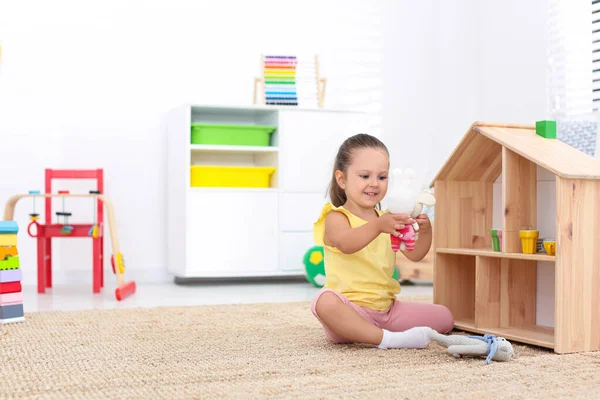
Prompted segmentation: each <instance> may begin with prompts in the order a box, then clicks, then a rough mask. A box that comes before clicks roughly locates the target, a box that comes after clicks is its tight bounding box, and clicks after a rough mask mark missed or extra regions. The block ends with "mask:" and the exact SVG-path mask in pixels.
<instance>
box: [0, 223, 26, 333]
mask: <svg viewBox="0 0 600 400" xmlns="http://www.w3.org/2000/svg"><path fill="white" fill-rule="evenodd" d="M17 233H19V226H18V225H17V223H16V222H15V221H0V245H1V247H0V249H1V251H0V324H9V323H12V322H22V321H24V320H25V314H24V311H23V292H22V290H23V289H22V286H21V280H22V278H23V273H22V271H21V267H20V265H19V252H18V251H17V244H16V239H17ZM13 242H14V245H5V244H4V243H13Z"/></svg>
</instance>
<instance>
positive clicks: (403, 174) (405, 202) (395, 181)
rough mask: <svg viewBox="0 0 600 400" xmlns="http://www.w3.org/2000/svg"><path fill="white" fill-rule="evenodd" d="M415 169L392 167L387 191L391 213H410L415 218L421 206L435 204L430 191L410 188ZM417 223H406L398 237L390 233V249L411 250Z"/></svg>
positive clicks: (416, 236)
mask: <svg viewBox="0 0 600 400" xmlns="http://www.w3.org/2000/svg"><path fill="white" fill-rule="evenodd" d="M415 175H416V174H415V171H414V170H413V169H411V168H408V169H406V170H405V171H402V170H401V169H400V168H394V169H393V170H392V171H391V183H390V190H389V191H388V195H387V196H388V210H389V211H390V212H391V213H392V214H410V216H411V217H413V218H416V217H417V216H418V215H419V214H420V213H421V211H423V206H424V205H427V206H433V205H435V197H434V196H433V194H431V192H430V191H428V190H424V191H423V192H421V193H418V192H416V191H415V190H414V189H412V187H411V185H412V183H413V180H414V178H415ZM418 231H419V224H417V223H416V222H415V223H414V224H412V225H407V226H405V227H404V229H401V230H400V231H399V232H400V235H401V236H400V237H398V236H395V235H390V238H391V243H392V249H393V250H394V251H395V252H397V251H398V250H402V251H405V250H406V251H412V250H414V248H415V241H416V240H417V239H418Z"/></svg>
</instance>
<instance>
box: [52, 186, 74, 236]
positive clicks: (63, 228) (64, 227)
mask: <svg viewBox="0 0 600 400" xmlns="http://www.w3.org/2000/svg"><path fill="white" fill-rule="evenodd" d="M58 194H69V191H68V190H59V191H58ZM62 206H63V210H62V211H57V212H56V217H57V219H58V220H59V221H60V218H59V217H63V225H62V226H61V228H60V234H61V235H68V234H70V233H71V232H73V227H72V226H71V225H69V217H70V216H71V215H72V214H71V213H70V212H68V211H65V197H63V198H62Z"/></svg>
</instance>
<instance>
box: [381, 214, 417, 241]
mask: <svg viewBox="0 0 600 400" xmlns="http://www.w3.org/2000/svg"><path fill="white" fill-rule="evenodd" d="M414 223H415V220H414V219H413V218H411V216H410V215H408V214H392V213H389V212H386V213H385V214H383V215H381V216H380V217H379V219H378V220H377V224H378V227H379V230H380V231H381V232H382V233H389V234H391V235H394V236H400V232H398V231H399V230H401V229H404V227H405V226H406V225H410V224H414Z"/></svg>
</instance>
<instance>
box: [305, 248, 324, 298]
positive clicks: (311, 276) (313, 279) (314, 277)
mask: <svg viewBox="0 0 600 400" xmlns="http://www.w3.org/2000/svg"><path fill="white" fill-rule="evenodd" d="M304 271H305V274H306V279H307V280H308V281H309V282H310V283H312V284H313V285H315V286H316V287H318V288H322V287H323V286H325V281H326V279H325V261H324V252H323V246H314V247H311V248H310V249H308V251H307V252H306V253H305V254H304Z"/></svg>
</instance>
